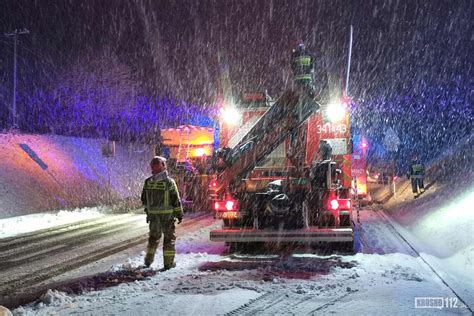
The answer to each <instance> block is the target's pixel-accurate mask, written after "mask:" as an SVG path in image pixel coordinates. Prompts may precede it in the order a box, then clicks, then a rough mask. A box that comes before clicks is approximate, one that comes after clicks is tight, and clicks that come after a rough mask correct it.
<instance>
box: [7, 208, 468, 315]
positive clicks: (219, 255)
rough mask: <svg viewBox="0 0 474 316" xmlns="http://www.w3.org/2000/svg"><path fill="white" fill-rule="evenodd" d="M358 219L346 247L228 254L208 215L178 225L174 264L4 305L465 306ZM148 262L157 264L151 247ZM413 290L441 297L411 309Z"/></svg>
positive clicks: (319, 309) (399, 245)
mask: <svg viewBox="0 0 474 316" xmlns="http://www.w3.org/2000/svg"><path fill="white" fill-rule="evenodd" d="M361 223H362V225H361V226H360V230H359V234H358V236H359V239H358V246H357V248H358V252H357V253H356V254H347V253H338V252H336V253H334V254H330V255H328V254H327V251H324V250H323V251H313V252H311V251H308V249H295V250H294V251H292V252H285V254H284V255H282V254H278V252H274V253H268V254H265V255H261V254H253V253H251V254H228V253H227V252H226V249H225V247H224V245H223V244H221V243H211V242H210V241H209V239H208V236H209V231H210V230H211V229H214V228H217V227H219V226H220V223H218V222H215V221H212V220H211V221H209V222H206V223H205V224H204V225H202V226H201V227H199V228H198V227H195V226H193V227H192V228H190V229H189V230H181V232H180V234H179V237H178V242H177V248H178V249H177V250H178V256H177V267H176V268H175V269H172V270H170V271H166V272H162V273H157V274H155V275H149V276H147V277H144V278H140V280H137V281H135V282H128V283H121V284H119V285H117V286H113V287H108V288H105V289H104V288H101V289H99V288H97V289H96V290H94V289H92V290H87V291H84V292H83V293H80V294H72V293H69V294H66V293H65V292H61V291H54V290H53V291H49V292H48V293H47V294H46V295H45V296H44V297H43V299H42V300H39V301H37V302H36V303H34V304H31V305H28V306H23V307H20V308H17V309H16V310H14V313H15V314H24V315H37V314H38V315H46V314H54V313H57V314H61V315H70V314H80V315H98V314H100V315H132V314H133V315H137V314H138V315H146V314H157V313H158V314H160V315H168V314H177V315H225V314H227V315H251V314H252V315H253V314H259V315H274V314H293V315H307V314H347V313H352V314H400V315H402V314H403V315H406V314H425V315H432V314H435V313H439V314H446V313H450V314H465V315H470V314H471V312H470V311H469V310H468V309H466V308H465V306H464V305H463V304H462V302H461V301H459V299H458V298H457V297H456V296H455V294H454V293H453V292H452V290H450V288H448V287H447V286H446V284H444V283H443V281H442V280H441V279H440V278H439V277H438V276H437V275H436V274H435V273H434V272H433V271H432V270H431V269H430V268H429V266H427V265H426V263H425V262H424V261H423V260H422V259H421V258H420V257H419V256H418V255H417V254H416V252H414V251H413V249H411V248H410V246H408V245H407V244H406V242H405V241H404V240H403V239H401V238H400V236H398V235H397V234H396V232H395V231H394V228H393V227H392V226H390V225H389V224H388V223H387V221H386V219H384V217H383V216H380V215H379V214H378V213H377V212H374V211H371V210H364V211H362V212H361ZM142 260H143V253H142V254H141V255H140V256H138V257H133V258H129V259H127V260H125V262H123V263H122V264H119V265H116V266H115V267H114V268H112V269H111V270H110V273H116V272H117V271H119V272H120V271H126V270H127V269H130V268H134V267H136V266H138V265H140V264H141V263H142ZM152 267H153V268H154V269H158V268H160V267H161V251H160V252H159V253H158V254H157V260H156V261H155V264H154V266H152ZM63 291H67V288H66V289H64V288H63ZM417 297H436V298H441V299H442V302H444V304H445V305H447V304H446V303H449V305H447V306H443V308H437V309H433V308H430V309H427V308H423V309H416V308H415V299H416V298H417ZM420 302H421V303H424V302H427V301H423V300H422V301H420V300H419V301H418V303H419V304H421V303H420Z"/></svg>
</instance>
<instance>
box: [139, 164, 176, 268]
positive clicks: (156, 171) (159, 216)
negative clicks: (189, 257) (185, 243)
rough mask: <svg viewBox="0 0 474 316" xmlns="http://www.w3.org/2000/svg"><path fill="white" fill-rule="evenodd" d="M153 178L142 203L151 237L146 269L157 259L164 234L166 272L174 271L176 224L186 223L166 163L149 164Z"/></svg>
mask: <svg viewBox="0 0 474 316" xmlns="http://www.w3.org/2000/svg"><path fill="white" fill-rule="evenodd" d="M150 167H151V172H152V176H151V177H149V178H147V179H146V180H145V185H144V186H143V191H142V196H141V200H142V203H143V205H144V206H145V212H146V214H147V223H149V228H150V234H149V238H148V246H147V251H146V256H145V266H146V267H149V266H150V265H151V264H152V263H153V260H154V259H155V252H156V248H157V246H158V242H159V240H160V238H161V235H162V234H163V262H164V270H168V269H171V268H173V267H175V262H174V257H175V254H176V250H175V241H176V235H175V220H176V219H177V220H178V224H180V223H181V221H182V220H183V208H182V206H181V200H180V197H179V192H178V187H177V186H176V182H175V181H174V180H173V179H172V178H170V177H169V176H168V171H167V170H166V159H165V158H163V157H161V156H155V157H154V158H153V159H152V160H151V163H150Z"/></svg>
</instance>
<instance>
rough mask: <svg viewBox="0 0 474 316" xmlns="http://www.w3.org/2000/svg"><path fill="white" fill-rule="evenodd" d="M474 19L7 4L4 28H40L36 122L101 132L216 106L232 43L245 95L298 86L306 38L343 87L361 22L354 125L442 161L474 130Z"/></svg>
mask: <svg viewBox="0 0 474 316" xmlns="http://www.w3.org/2000/svg"><path fill="white" fill-rule="evenodd" d="M472 17H473V2H472V1H437V0H433V1H402V0H399V1H366V0H360V1H349V0H348V1H314V0H311V1H291V0H288V1H282V0H280V1H278V0H274V1H270V0H268V1H260V0H254V1H246V0H242V1H226V0H215V1H119V0H116V1H97V0H91V1H72V0H71V1H41V0H38V1H28V0H24V1H22V0H20V1H18V0H11V1H10V0H2V1H1V2H0V31H2V33H3V32H9V31H12V30H14V29H20V28H27V29H28V30H29V31H30V34H28V35H22V36H20V44H19V50H18V62H19V64H18V75H19V77H18V98H19V99H18V107H19V112H20V118H19V121H20V123H21V124H20V127H21V128H22V129H23V130H26V131H37V132H51V131H53V132H56V133H66V134H67V133H69V134H71V133H72V134H73V133H90V132H87V131H86V130H85V129H84V128H83V127H81V128H80V127H79V126H84V125H90V127H89V130H95V129H97V128H98V127H97V126H102V125H104V124H105V123H104V122H106V121H107V120H108V118H109V117H116V118H117V117H119V118H117V120H120V119H121V120H125V121H127V120H128V121H127V122H132V121H134V120H135V121H136V120H139V121H140V120H141V121H140V122H142V123H140V124H143V125H147V124H149V120H147V119H142V118H139V116H140V115H144V116H145V117H148V116H150V113H151V112H153V111H154V112H153V113H155V112H156V111H158V112H157V113H155V114H153V115H155V116H156V117H158V118H163V117H168V118H169V119H168V120H171V118H175V117H177V116H179V115H178V113H183V112H186V111H188V112H189V110H188V109H189V108H193V109H195V110H196V111H198V112H199V111H201V110H202V111H201V112H202V113H204V114H205V113H206V111H207V110H210V109H211V108H212V107H213V106H212V105H213V104H214V102H215V98H216V95H217V93H218V91H219V67H218V58H217V53H218V51H222V52H224V53H225V54H226V55H227V58H228V61H229V66H230V77H231V81H232V84H233V90H234V92H236V93H237V92H240V91H243V90H252V91H256V90H265V89H266V90H268V92H269V93H270V94H271V95H273V96H278V95H279V94H280V93H281V92H282V91H283V89H285V87H288V86H289V85H290V84H291V70H290V67H289V56H290V53H291V49H292V48H294V47H295V46H296V44H297V43H298V42H299V41H303V42H304V43H305V44H306V45H307V47H308V48H309V49H310V50H311V51H312V52H313V54H314V56H315V64H316V75H317V76H316V78H317V80H316V81H317V89H319V88H322V89H323V92H324V93H331V94H337V93H338V92H339V91H340V90H341V89H342V88H343V78H344V72H345V68H346V63H347V50H348V33H349V25H350V24H352V25H353V26H354V47H353V58H352V68H351V83H350V96H351V97H352V99H353V100H354V101H355V108H354V109H353V117H352V122H353V124H354V127H355V129H356V132H357V133H360V134H364V135H366V136H367V137H368V138H369V140H370V142H371V145H373V146H371V151H372V153H373V154H375V155H383V154H384V153H383V148H382V147H381V146H379V145H380V144H381V142H382V138H383V136H384V131H385V130H386V129H387V128H388V127H392V128H393V129H394V130H395V131H396V132H397V133H398V136H399V137H400V138H401V140H402V142H403V144H402V149H401V150H400V152H399V153H398V158H399V159H401V160H403V159H404V157H405V156H407V155H408V154H409V153H412V152H414V151H418V152H419V154H420V155H421V156H424V158H425V159H428V158H430V157H431V156H433V155H436V154H437V153H439V151H440V150H441V149H442V148H443V147H444V146H446V145H449V144H451V143H453V142H455V141H456V140H458V139H460V138H462V137H465V136H466V135H469V134H470V133H471V126H472V117H473V115H472V109H473V107H472V86H473V85H472V83H473V82H472V63H471V60H472V58H471V57H470V56H471V54H472V41H473V35H472V34H473V28H472ZM12 51H13V45H12V39H11V38H7V37H0V83H1V87H0V127H7V126H8V113H9V110H8V107H9V106H10V103H11V89H12V84H11V81H12ZM73 96H75V97H73ZM137 100H141V101H139V102H137ZM137 103H139V104H138V105H137ZM53 104H54V105H53ZM84 104H86V105H84ZM190 105H192V106H190ZM45 108H46V109H45ZM83 108H87V111H89V112H90V111H93V112H94V111H95V112H94V113H96V114H95V115H94V117H95V118H97V117H99V118H100V119H101V121H100V122H101V123H98V121H95V120H94V117H90V118H87V111H85V110H84V113H82V112H81V109H83ZM53 110H54V111H53ZM150 111H151V112H150ZM159 111H162V112H159ZM193 111H194V110H193ZM71 112H74V113H79V112H80V113H82V114H81V115H76V116H77V117H75V118H74V117H73V116H72V114H70V113H71ZM191 112H192V111H191ZM201 112H200V113H201ZM64 113H66V114H64ZM67 113H69V114H67ZM193 113H194V112H193ZM165 114H166V115H167V116H166V115H165ZM61 115H63V116H64V117H63V116H61ZM188 115H191V116H192V115H193V114H192V113H191V114H189V113H188ZM85 117H86V118H85ZM53 118H54V119H53ZM39 120H40V121H41V122H39ZM63 120H69V125H70V126H69V127H68V128H64V126H63V125H64V123H61V122H62V121H63ZM71 122H73V123H71ZM74 122H75V123H74ZM164 122H165V120H162V123H160V125H164V124H165V123H164ZM95 125H97V126H95ZM101 128H102V127H101ZM104 128H105V127H104ZM92 134H93V133H92Z"/></svg>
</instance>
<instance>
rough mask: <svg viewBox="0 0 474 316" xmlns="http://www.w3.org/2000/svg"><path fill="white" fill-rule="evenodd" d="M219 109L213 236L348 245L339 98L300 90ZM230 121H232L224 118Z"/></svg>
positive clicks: (347, 175)
mask: <svg viewBox="0 0 474 316" xmlns="http://www.w3.org/2000/svg"><path fill="white" fill-rule="evenodd" d="M260 101H261V102H260V103H259V102H253V106H250V107H241V108H224V109H222V111H221V113H222V120H221V122H220V123H221V124H220V135H221V145H222V146H221V148H220V149H219V150H217V151H216V153H215V156H214V159H213V170H214V172H215V174H214V177H213V179H212V180H211V182H210V184H209V186H210V187H209V191H208V192H209V197H210V201H211V206H212V208H213V211H214V214H215V217H216V218H219V219H222V220H223V227H222V229H217V230H213V231H211V232H210V239H211V240H212V241H220V242H222V241H224V242H226V243H228V244H230V245H235V244H238V243H252V242H303V243H311V244H312V243H318V242H337V243H342V244H344V245H345V246H346V247H348V248H352V245H353V241H354V230H353V223H352V217H351V216H352V212H351V211H352V199H351V198H352V188H351V185H352V182H353V181H352V176H351V162H352V159H351V158H352V157H351V146H352V144H351V139H350V128H349V114H348V110H347V107H346V105H345V104H344V102H339V103H338V104H330V105H328V106H325V107H321V106H320V105H319V104H318V103H316V102H315V101H314V100H313V99H312V98H310V97H309V96H308V95H307V94H306V93H305V92H304V91H293V90H288V91H286V92H285V93H284V94H283V95H282V96H281V97H280V98H279V99H278V100H276V101H275V102H269V100H268V99H267V98H265V96H264V95H263V99H261V100H260ZM232 120H234V124H233V126H232V124H230V121H232Z"/></svg>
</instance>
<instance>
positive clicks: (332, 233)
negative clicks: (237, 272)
mask: <svg viewBox="0 0 474 316" xmlns="http://www.w3.org/2000/svg"><path fill="white" fill-rule="evenodd" d="M210 239H211V241H225V242H301V243H317V242H351V241H353V240H354V231H353V229H352V228H308V229H298V230H285V231H274V230H256V229H217V230H212V231H211V233H210Z"/></svg>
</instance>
